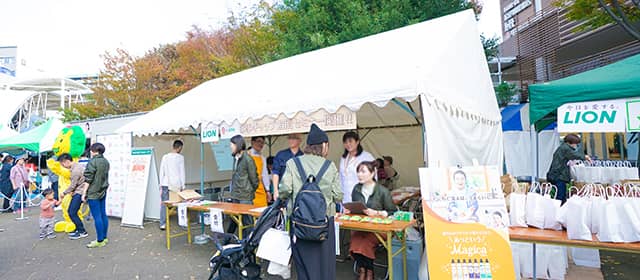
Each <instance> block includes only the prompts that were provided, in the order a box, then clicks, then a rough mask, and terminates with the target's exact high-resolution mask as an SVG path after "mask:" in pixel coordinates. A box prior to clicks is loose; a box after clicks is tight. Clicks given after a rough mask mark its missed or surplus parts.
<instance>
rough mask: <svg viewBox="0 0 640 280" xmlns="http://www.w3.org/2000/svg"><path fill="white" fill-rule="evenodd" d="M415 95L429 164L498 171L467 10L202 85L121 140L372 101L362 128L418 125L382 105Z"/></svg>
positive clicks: (486, 84)
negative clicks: (402, 122) (490, 167)
mask: <svg viewBox="0 0 640 280" xmlns="http://www.w3.org/2000/svg"><path fill="white" fill-rule="evenodd" d="M418 97H421V100H422V102H413V104H418V105H421V107H422V111H423V115H424V116H423V118H424V120H425V122H424V126H425V128H426V131H427V133H426V140H427V141H426V142H427V143H428V155H429V156H428V161H429V163H430V164H438V163H439V164H443V165H447V164H470V163H471V160H472V159H474V158H475V159H478V160H479V162H480V163H481V164H501V160H502V136H501V130H500V111H499V110H498V105H497V103H496V101H495V96H494V92H493V86H492V83H491V80H490V74H489V70H488V67H487V63H486V60H485V56H484V52H483V48H482V44H481V43H480V40H479V33H478V31H477V27H476V20H475V16H474V14H473V12H472V11H470V10H468V11H464V12H460V13H457V14H453V15H450V16H446V17H442V18H438V19H434V20H431V21H428V22H424V23H419V24H415V25H411V26H407V27H404V28H400V29H396V30H392V31H389V32H385V33H381V34H378V35H373V36H369V37H366V38H362V39H359V40H355V41H351V42H348V43H344V44H340V45H337V46H333V47H329V48H325V49H321V50H317V51H313V52H309V53H305V54H301V55H297V56H294V57H290V58H287V59H283V60H279V61H275V62H272V63H269V64H266V65H263V66H259V67H255V68H252V69H248V70H245V71H242V72H239V73H236V74H233V75H229V76H225V77H221V78H218V79H214V80H211V81H208V82H205V83H203V84H201V85H199V86H198V87H196V88H194V89H192V90H190V91H188V92H186V93H184V94H183V95H181V96H179V97H177V98H176V99H174V100H173V101H171V102H168V103H167V104H165V105H163V106H161V107H160V108H158V109H156V110H154V111H152V112H150V113H148V114H146V115H145V116H143V117H140V118H139V119H137V120H136V121H133V122H132V123H130V124H128V125H126V126H124V127H123V128H121V129H119V132H133V133H134V134H135V135H153V134H161V133H166V132H172V131H177V130H179V129H181V128H185V127H189V126H193V127H197V126H199V125H200V124H201V123H209V122H213V123H217V124H221V123H222V122H225V123H228V124H230V123H233V122H234V121H239V122H240V123H244V122H245V121H246V120H248V119H254V120H255V119H260V118H263V117H265V116H269V117H276V116H278V115H280V114H284V115H286V116H288V117H292V116H294V115H295V114H297V113H299V112H304V113H306V114H310V113H313V112H315V111H317V110H320V109H324V110H327V111H329V112H335V111H336V110H337V109H338V108H340V107H341V106H346V107H347V108H349V109H351V110H353V111H358V110H360V109H361V108H363V105H365V104H367V103H369V104H373V105H375V106H370V108H371V110H368V108H367V111H370V112H368V113H367V114H366V115H369V116H372V117H373V116H376V118H371V119H362V118H361V116H358V123H359V126H361V127H362V126H363V125H362V124H363V123H367V126H369V125H371V126H384V125H393V124H396V123H397V122H396V121H398V118H404V119H405V120H407V119H409V120H410V119H412V117H411V116H407V114H406V112H403V111H402V110H395V111H396V112H399V114H392V113H389V112H386V113H385V110H384V109H383V108H382V107H384V106H385V105H386V104H387V103H389V102H390V101H391V100H393V99H396V100H403V101H409V102H410V101H416V100H417V98H418ZM420 103H421V104H420ZM390 107H393V106H387V107H386V108H390ZM419 107H420V106H419ZM414 110H415V111H419V109H418V108H416V107H414ZM382 115H384V116H385V117H384V118H382V117H381V116H382ZM418 136H420V135H418Z"/></svg>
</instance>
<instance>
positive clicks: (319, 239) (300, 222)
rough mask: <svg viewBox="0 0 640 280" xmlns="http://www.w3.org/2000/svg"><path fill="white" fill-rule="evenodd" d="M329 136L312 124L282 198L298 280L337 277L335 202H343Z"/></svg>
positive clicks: (292, 163)
mask: <svg viewBox="0 0 640 280" xmlns="http://www.w3.org/2000/svg"><path fill="white" fill-rule="evenodd" d="M328 153H329V137H328V136H327V134H326V133H325V132H324V131H322V130H321V129H320V128H319V127H318V126H317V125H315V124H312V125H311V130H310V131H309V136H308V137H307V146H306V147H305V149H304V155H303V156H300V157H295V158H293V159H291V160H289V161H287V165H286V171H285V174H284V176H283V178H282V188H281V189H280V199H282V200H286V199H289V203H290V206H293V207H290V214H291V219H290V220H291V244H292V246H291V248H292V253H293V259H294V262H295V265H296V272H297V275H298V279H299V280H307V279H309V280H311V279H318V280H325V279H335V278H336V246H335V225H334V216H335V214H336V212H335V210H336V203H338V202H340V201H342V195H343V194H342V188H341V186H340V176H339V173H338V169H337V168H336V166H335V164H333V162H331V161H329V160H327V159H326V157H327V155H328Z"/></svg>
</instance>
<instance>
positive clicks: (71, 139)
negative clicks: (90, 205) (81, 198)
mask: <svg viewBox="0 0 640 280" xmlns="http://www.w3.org/2000/svg"><path fill="white" fill-rule="evenodd" d="M86 143H87V139H86V136H85V135H84V132H83V131H82V128H81V127H79V126H72V127H67V128H64V129H62V131H60V133H59V134H58V137H57V138H56V141H55V143H54V144H53V153H54V154H55V155H56V157H57V156H60V155H62V154H65V153H68V154H70V155H71V157H73V160H74V161H77V160H78V158H79V157H80V156H81V155H82V153H83V152H84V150H85V147H86ZM47 166H48V167H49V171H51V172H53V173H54V174H56V175H58V177H59V179H58V193H62V192H63V191H64V190H66V189H67V188H68V187H69V185H70V184H71V170H69V169H66V168H64V167H63V166H62V165H60V163H59V162H58V161H57V160H55V159H54V158H50V159H48V160H47ZM70 203H71V196H70V195H66V196H65V197H64V198H63V199H62V203H61V206H62V216H63V217H64V221H61V222H58V223H56V225H55V227H54V229H55V231H57V232H73V231H75V230H76V226H75V224H73V222H72V221H71V218H70V217H69V212H68V209H69V204H70ZM81 209H82V208H81ZM84 212H86V207H85V211H84ZM84 214H85V213H83V211H82V210H80V211H78V216H79V217H80V219H82V217H83V216H85V215H84Z"/></svg>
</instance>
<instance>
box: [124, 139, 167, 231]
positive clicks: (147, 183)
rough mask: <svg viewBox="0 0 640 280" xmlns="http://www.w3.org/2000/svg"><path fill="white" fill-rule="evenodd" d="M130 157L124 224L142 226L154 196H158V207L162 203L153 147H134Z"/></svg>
mask: <svg viewBox="0 0 640 280" xmlns="http://www.w3.org/2000/svg"><path fill="white" fill-rule="evenodd" d="M130 158H131V164H130V165H129V166H130V167H129V170H128V173H129V174H128V176H127V183H126V191H125V197H124V210H123V215H122V226H131V227H139V228H142V223H143V221H144V218H145V212H147V210H146V208H147V206H148V205H149V204H150V203H152V201H151V200H152V198H153V197H155V196H157V200H158V201H157V204H158V208H159V205H160V201H159V199H160V196H159V194H158V192H159V191H158V190H157V189H158V187H157V186H158V175H157V174H158V173H157V170H156V166H155V164H154V160H153V148H134V149H132V150H131V157H130ZM154 189H156V191H155V194H156V195H154V194H153V190H154ZM158 213H159V210H158Z"/></svg>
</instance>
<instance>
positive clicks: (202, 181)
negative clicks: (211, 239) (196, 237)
mask: <svg viewBox="0 0 640 280" xmlns="http://www.w3.org/2000/svg"><path fill="white" fill-rule="evenodd" d="M191 130H193V132H194V133H195V134H196V137H198V140H199V142H200V194H201V195H202V196H203V197H204V143H202V141H200V139H199V138H200V132H198V130H196V129H195V127H193V126H191ZM200 225H201V230H202V234H203V235H204V213H203V212H200Z"/></svg>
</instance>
